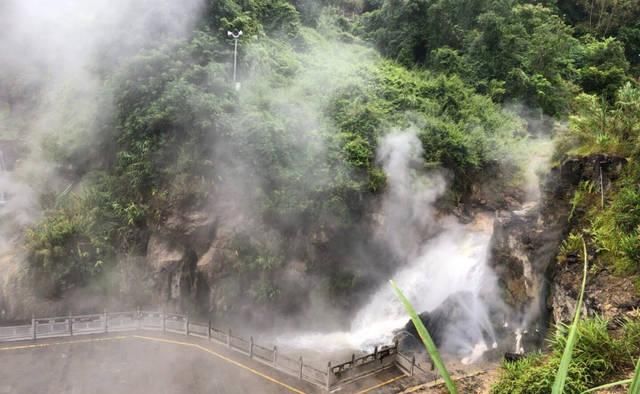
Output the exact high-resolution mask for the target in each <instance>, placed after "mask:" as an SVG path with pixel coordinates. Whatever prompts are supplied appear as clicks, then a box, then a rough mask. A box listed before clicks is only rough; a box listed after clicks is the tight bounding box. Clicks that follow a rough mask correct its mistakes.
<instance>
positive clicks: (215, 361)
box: [0, 332, 404, 394]
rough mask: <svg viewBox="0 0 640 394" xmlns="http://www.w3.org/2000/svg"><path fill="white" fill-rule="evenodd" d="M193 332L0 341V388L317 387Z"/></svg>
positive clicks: (383, 378)
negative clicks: (188, 336) (189, 336)
mask: <svg viewBox="0 0 640 394" xmlns="http://www.w3.org/2000/svg"><path fill="white" fill-rule="evenodd" d="M403 379H404V376H403V375H402V374H401V373H400V372H399V371H398V370H396V369H395V368H391V369H389V370H386V371H383V372H382V373H379V374H376V375H373V376H371V377H369V378H367V379H364V380H361V381H359V382H357V383H354V384H352V385H350V386H347V387H343V388H341V389H340V390H339V391H338V392H339V393H345V394H346V393H361V394H365V393H371V394H374V393H378V394H380V393H393V392H397V391H396V390H397V387H398V384H399V383H400V382H402V381H403ZM322 392H323V390H321V389H319V388H317V387H315V386H313V385H311V384H308V383H306V382H302V381H300V380H298V379H296V378H294V377H291V376H289V375H286V374H283V373H280V372H278V371H276V370H273V369H272V368H269V367H267V366H265V365H262V364H260V363H258V362H256V361H253V360H250V359H248V358H247V357H245V356H243V355H241V354H238V353H236V352H233V351H230V350H228V349H226V348H225V347H224V346H219V345H216V344H212V343H209V342H207V341H206V339H203V340H200V339H199V338H187V337H182V336H179V335H167V336H163V335H160V334H155V333H151V334H150V333H147V332H143V333H140V334H131V335H129V334H127V335H116V334H112V335H108V336H105V335H95V336H78V337H72V338H56V339H50V340H39V341H37V342H21V343H11V344H3V345H0V394H27V393H28V394H31V393H38V394H48V393H50V394H61V393H64V394H76V393H77V394H85V393H96V394H103V393H104V394H107V393H108V394H118V393H132V394H135V393H145V394H182V393H189V394H198V393H214V394H245V393H247V394H248V393H252V394H253V393H265V394H280V393H297V394H301V393H308V394H316V393H322Z"/></svg>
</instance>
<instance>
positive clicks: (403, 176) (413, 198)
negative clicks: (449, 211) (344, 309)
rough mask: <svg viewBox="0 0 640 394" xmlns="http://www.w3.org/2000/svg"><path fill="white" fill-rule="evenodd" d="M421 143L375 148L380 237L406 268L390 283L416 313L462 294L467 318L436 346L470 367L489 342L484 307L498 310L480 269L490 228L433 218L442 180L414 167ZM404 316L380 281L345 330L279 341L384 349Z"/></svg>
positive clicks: (399, 139)
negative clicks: (381, 179)
mask: <svg viewBox="0 0 640 394" xmlns="http://www.w3.org/2000/svg"><path fill="white" fill-rule="evenodd" d="M422 153H423V150H422V145H421V143H420V140H419V139H418V137H417V136H416V133H415V132H413V131H405V132H396V133H391V134H389V135H388V136H386V137H385V138H384V139H383V140H382V141H381V143H380V148H379V150H378V160H379V162H380V163H381V164H382V166H383V167H384V169H385V172H386V174H387V179H388V194H387V196H386V197H385V201H384V204H383V208H382V217H383V219H382V220H381V223H380V232H379V234H380V236H381V237H384V239H385V240H386V241H387V242H388V244H389V246H390V247H391V248H393V250H394V252H395V253H396V254H397V255H398V256H400V257H401V259H400V261H405V262H406V263H405V264H403V265H401V266H399V267H398V269H397V271H396V273H395V274H394V275H393V278H394V279H395V280H396V282H397V283H398V285H399V286H400V288H401V289H403V291H404V292H405V294H406V295H407V296H408V297H409V299H410V300H411V302H412V303H413V305H414V306H415V307H416V309H417V310H418V311H419V312H424V311H426V312H431V311H433V310H435V309H436V308H438V307H439V306H441V305H442V304H443V302H445V300H447V299H448V298H450V297H452V296H453V297H455V296H456V295H457V294H461V292H466V293H465V294H467V295H468V296H467V297H466V298H465V300H466V301H467V302H465V303H464V304H463V305H461V306H460V307H461V308H462V309H463V310H464V315H465V316H466V318H465V319H464V320H462V321H456V322H452V323H451V324H448V325H447V326H446V329H445V330H444V334H443V335H444V340H443V341H442V343H441V345H440V347H441V348H442V349H443V350H445V351H448V352H450V353H453V354H456V355H459V356H460V357H463V362H472V361H474V360H475V358H477V357H478V356H479V355H481V354H482V352H483V351H484V350H486V349H488V348H490V347H491V346H492V345H493V344H494V343H495V334H494V332H493V328H492V325H491V324H490V321H489V308H490V307H491V308H493V307H495V306H496V305H500V304H501V303H500V301H499V298H498V297H497V296H496V294H497V291H496V289H497V284H496V278H495V275H494V274H493V272H492V270H491V269H490V268H489V266H488V264H487V258H488V252H489V243H490V239H491V235H492V234H491V231H492V225H491V220H490V219H489V218H488V217H484V216H481V217H479V218H476V220H475V221H474V222H473V223H471V224H468V225H464V224H461V223H460V222H459V221H458V220H457V218H455V217H453V216H446V217H437V216H436V211H435V209H434V207H433V204H434V202H435V201H436V199H437V198H438V197H440V196H442V194H443V193H444V191H445V181H444V178H443V177H442V176H441V175H440V174H439V173H437V172H432V173H427V172H425V171H424V170H423V169H421V168H420V167H419V166H418V163H421V161H422V157H421V156H422ZM407 320H408V317H407V314H406V312H405V311H404V309H403V307H402V305H401V304H400V302H399V301H398V300H397V298H396V297H395V295H394V294H393V292H392V290H391V287H390V286H389V285H388V284H387V283H386V281H385V282H384V283H383V284H382V285H381V287H380V288H379V289H378V290H377V291H376V292H375V294H374V295H373V296H372V297H371V298H370V301H369V303H368V304H366V305H365V306H364V307H362V308H361V310H360V311H359V312H358V313H357V314H356V315H355V317H354V319H353V321H352V322H351V329H350V331H348V332H334V333H313V334H305V335H300V336H297V337H295V338H294V339H290V338H292V337H291V336H289V339H288V340H284V339H283V340H282V342H283V343H286V344H287V345H288V346H293V347H297V348H308V349H310V348H313V347H314V345H317V344H318V343H322V344H323V346H325V347H326V346H327V345H328V346H330V348H329V349H327V350H328V351H339V350H340V349H345V348H349V349H358V350H364V349H370V348H373V346H375V345H378V344H386V343H390V342H391V341H392V339H393V337H394V335H395V332H396V331H397V330H398V329H400V328H402V327H403V326H404V325H405V323H406V322H407Z"/></svg>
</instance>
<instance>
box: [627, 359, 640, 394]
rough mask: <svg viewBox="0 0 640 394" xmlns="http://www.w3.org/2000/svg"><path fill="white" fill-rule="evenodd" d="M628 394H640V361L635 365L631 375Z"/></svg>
mask: <svg viewBox="0 0 640 394" xmlns="http://www.w3.org/2000/svg"><path fill="white" fill-rule="evenodd" d="M629 394H640V360H638V362H637V363H636V372H635V373H634V374H633V380H632V381H631V387H629Z"/></svg>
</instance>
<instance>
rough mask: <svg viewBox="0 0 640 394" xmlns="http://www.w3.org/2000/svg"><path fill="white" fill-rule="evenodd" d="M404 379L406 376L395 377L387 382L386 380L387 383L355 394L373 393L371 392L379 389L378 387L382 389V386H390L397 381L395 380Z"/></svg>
mask: <svg viewBox="0 0 640 394" xmlns="http://www.w3.org/2000/svg"><path fill="white" fill-rule="evenodd" d="M404 377H406V375H400V376H396V377H395V378H391V379H389V380H387V381H385V382H382V383H379V384H376V385H375V386H372V387H369V388H368V389H364V390H362V391H358V392H357V393H356V394H364V393H368V392H370V391H373V390H375V389H379V388H380V387H382V386H386V385H388V384H391V383H393V382H395V381H397V380H400V379H402V378H404Z"/></svg>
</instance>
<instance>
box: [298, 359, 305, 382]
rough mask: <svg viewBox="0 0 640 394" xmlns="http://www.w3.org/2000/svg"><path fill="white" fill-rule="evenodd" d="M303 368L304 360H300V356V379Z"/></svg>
mask: <svg viewBox="0 0 640 394" xmlns="http://www.w3.org/2000/svg"><path fill="white" fill-rule="evenodd" d="M303 368H304V362H303V361H302V356H300V376H299V378H300V380H302V369H303Z"/></svg>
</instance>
